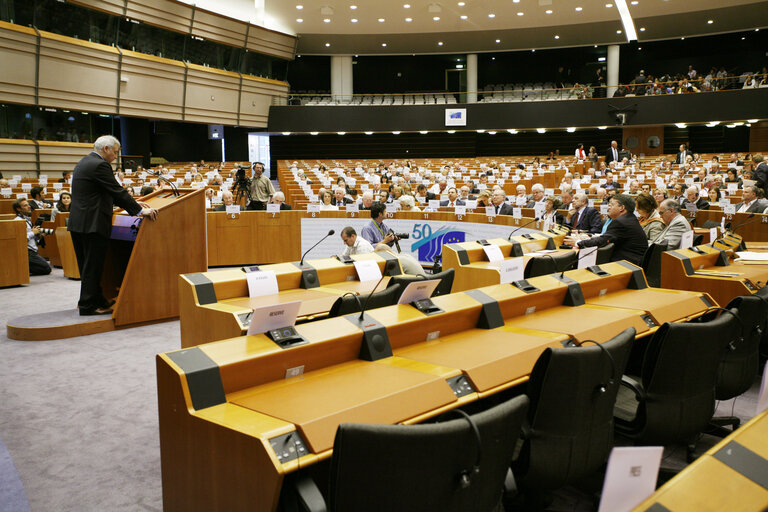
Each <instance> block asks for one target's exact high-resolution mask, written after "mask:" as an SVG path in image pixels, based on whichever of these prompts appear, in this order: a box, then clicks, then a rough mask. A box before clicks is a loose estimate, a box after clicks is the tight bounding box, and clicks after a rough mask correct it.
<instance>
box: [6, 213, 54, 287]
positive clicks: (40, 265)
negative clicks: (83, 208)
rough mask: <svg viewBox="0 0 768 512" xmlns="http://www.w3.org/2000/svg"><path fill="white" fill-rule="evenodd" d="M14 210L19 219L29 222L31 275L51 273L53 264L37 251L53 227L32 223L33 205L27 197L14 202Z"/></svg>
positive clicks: (28, 242) (28, 240) (28, 245)
mask: <svg viewBox="0 0 768 512" xmlns="http://www.w3.org/2000/svg"><path fill="white" fill-rule="evenodd" d="M13 211H14V212H15V213H16V217H17V218H18V219H21V220H23V221H24V222H26V223H27V254H28V256H29V275H31V276H45V275H48V274H50V273H51V266H50V265H49V264H48V262H47V261H45V260H44V259H43V257H42V256H40V255H39V254H38V253H37V244H38V242H42V241H43V236H44V235H51V234H53V230H52V229H44V228H43V227H41V226H40V225H38V224H32V218H31V217H30V216H31V215H32V207H31V206H30V204H29V201H27V200H26V199H18V200H16V201H15V202H14V203H13Z"/></svg>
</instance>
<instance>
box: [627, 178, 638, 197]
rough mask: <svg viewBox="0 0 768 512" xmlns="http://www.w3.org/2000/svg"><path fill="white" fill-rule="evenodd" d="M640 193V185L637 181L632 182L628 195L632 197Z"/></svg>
mask: <svg viewBox="0 0 768 512" xmlns="http://www.w3.org/2000/svg"><path fill="white" fill-rule="evenodd" d="M638 192H640V183H639V182H638V181H637V180H632V181H630V182H629V188H628V190H627V194H629V195H631V196H636V195H637V194H638Z"/></svg>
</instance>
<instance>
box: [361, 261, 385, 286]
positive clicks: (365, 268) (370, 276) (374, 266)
mask: <svg viewBox="0 0 768 512" xmlns="http://www.w3.org/2000/svg"><path fill="white" fill-rule="evenodd" d="M354 265H355V270H357V278H358V279H359V280H360V282H363V281H378V280H379V279H381V269H379V264H378V263H377V262H376V261H374V260H364V261H355V262H354Z"/></svg>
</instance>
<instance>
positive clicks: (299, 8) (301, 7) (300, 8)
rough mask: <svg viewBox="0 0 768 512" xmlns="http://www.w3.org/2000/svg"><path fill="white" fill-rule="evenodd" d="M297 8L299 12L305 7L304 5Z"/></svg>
mask: <svg viewBox="0 0 768 512" xmlns="http://www.w3.org/2000/svg"><path fill="white" fill-rule="evenodd" d="M296 8H297V9H298V10H302V9H303V8H304V6H303V5H297V6H296Z"/></svg>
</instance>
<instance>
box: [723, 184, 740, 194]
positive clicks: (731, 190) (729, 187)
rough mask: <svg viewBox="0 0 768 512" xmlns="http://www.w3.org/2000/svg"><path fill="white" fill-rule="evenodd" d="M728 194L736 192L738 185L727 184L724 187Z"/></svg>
mask: <svg viewBox="0 0 768 512" xmlns="http://www.w3.org/2000/svg"><path fill="white" fill-rule="evenodd" d="M726 187H727V189H728V192H738V191H739V184H738V183H728V184H727V185H726Z"/></svg>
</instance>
